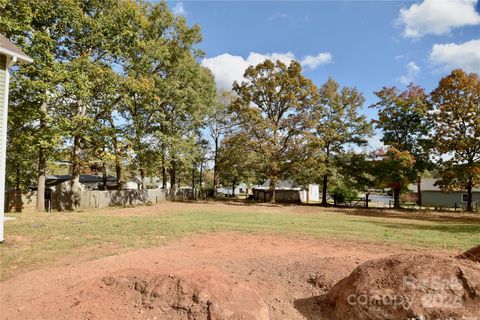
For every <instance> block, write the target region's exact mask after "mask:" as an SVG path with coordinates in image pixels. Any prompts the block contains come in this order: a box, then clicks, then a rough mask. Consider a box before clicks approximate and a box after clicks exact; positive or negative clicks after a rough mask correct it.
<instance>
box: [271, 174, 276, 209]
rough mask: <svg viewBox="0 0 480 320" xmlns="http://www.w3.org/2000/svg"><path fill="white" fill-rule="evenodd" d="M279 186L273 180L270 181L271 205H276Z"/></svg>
mask: <svg viewBox="0 0 480 320" xmlns="http://www.w3.org/2000/svg"><path fill="white" fill-rule="evenodd" d="M276 188H277V184H276V182H275V181H274V180H273V179H270V203H275V189H276Z"/></svg>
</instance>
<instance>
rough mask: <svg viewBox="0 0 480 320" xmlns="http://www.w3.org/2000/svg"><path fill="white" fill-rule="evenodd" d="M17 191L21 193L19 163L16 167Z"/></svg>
mask: <svg viewBox="0 0 480 320" xmlns="http://www.w3.org/2000/svg"><path fill="white" fill-rule="evenodd" d="M15 191H17V192H19V191H20V166H19V165H18V162H17V164H16V165H15Z"/></svg>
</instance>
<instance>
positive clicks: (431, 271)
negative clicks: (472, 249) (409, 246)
mask: <svg viewBox="0 0 480 320" xmlns="http://www.w3.org/2000/svg"><path fill="white" fill-rule="evenodd" d="M321 305H322V311H323V312H322V313H324V316H325V317H326V318H327V319H359V320H367V319H368V320H370V319H379V320H380V319H382V320H385V319H408V318H417V319H447V318H448V319H463V318H464V317H472V318H473V317H478V315H480V264H478V263H474V262H471V261H468V260H460V259H455V258H446V257H435V256H431V255H410V254H408V255H406V254H403V255H395V256H391V257H387V258H382V259H377V260H370V261H367V262H365V263H364V264H362V265H360V266H359V267H357V268H356V269H355V270H354V271H353V272H352V273H351V274H350V276H348V277H347V278H345V279H343V280H341V281H340V282H338V283H337V284H336V285H335V286H333V288H332V289H331V290H330V292H329V293H328V294H327V295H326V296H324V297H322V299H321Z"/></svg>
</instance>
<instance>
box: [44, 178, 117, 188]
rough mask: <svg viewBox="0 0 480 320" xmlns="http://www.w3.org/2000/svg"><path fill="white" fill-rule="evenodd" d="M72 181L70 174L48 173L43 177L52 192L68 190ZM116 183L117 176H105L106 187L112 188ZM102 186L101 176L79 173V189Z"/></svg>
mask: <svg viewBox="0 0 480 320" xmlns="http://www.w3.org/2000/svg"><path fill="white" fill-rule="evenodd" d="M71 181H72V176H71V175H69V174H65V175H48V176H46V177H45V186H46V187H47V188H49V189H50V190H51V191H52V192H56V191H69V190H70V188H71V187H70V185H71ZM116 185H117V178H116V177H114V176H107V188H114V187H116ZM102 188H103V176H97V175H91V174H81V175H80V189H81V191H87V190H101V189H102Z"/></svg>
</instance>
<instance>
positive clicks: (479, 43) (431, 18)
mask: <svg viewBox="0 0 480 320" xmlns="http://www.w3.org/2000/svg"><path fill="white" fill-rule="evenodd" d="M168 4H169V6H170V7H171V8H172V9H173V10H174V12H176V14H179V15H184V16H185V17H186V19H187V21H188V23H189V24H190V25H192V24H194V23H198V24H199V25H200V26H201V29H202V34H203V42H202V43H201V44H200V48H202V49H203V50H204V51H205V52H206V59H205V60H204V61H203V62H202V63H203V64H204V65H205V66H207V67H209V68H211V69H212V71H213V73H214V75H215V76H216V78H217V83H218V85H219V86H220V87H222V86H223V87H225V86H227V84H226V83H228V82H229V80H230V79H238V77H239V73H241V70H243V68H244V67H245V66H246V65H248V64H250V63H252V62H258V61H259V60H261V59H262V57H263V58H265V57H272V55H273V57H281V58H282V59H287V60H288V59H292V58H295V59H297V60H300V61H302V60H303V64H304V67H305V70H304V75H305V76H307V77H309V78H311V79H312V80H313V81H314V82H315V83H316V84H317V85H321V84H322V83H323V82H325V80H326V79H327V78H328V77H333V78H334V79H335V80H337V81H338V82H339V83H340V84H341V85H348V86H356V87H357V88H358V89H359V90H361V91H362V92H363V93H364V95H365V97H366V98H367V103H366V106H368V105H369V104H371V103H374V102H375V96H374V95H373V91H375V90H379V89H380V88H381V87H382V86H398V87H404V86H405V84H406V83H408V82H409V81H413V82H415V83H417V84H420V85H422V86H423V87H425V88H426V89H427V90H428V91H430V90H432V89H433V88H434V87H435V86H436V85H437V83H438V81H439V79H440V78H441V77H442V76H444V75H446V74H447V73H448V72H450V71H451V70H452V69H453V68H455V67H463V68H464V69H466V70H467V71H469V72H480V13H479V12H480V3H479V2H477V0H455V1H453V0H450V1H448V0H427V1H417V2H414V1H352V2H349V1H339V2H333V1H307V2H301V1H265V2H257V1H255V2H254V1H220V2H217V1H182V2H178V1H170V2H168ZM252 52H253V53H257V55H252V56H250V58H249V55H250V53H252ZM307 56H310V58H309V59H306V60H305V57H307ZM363 112H364V113H365V114H367V115H368V116H369V117H373V116H374V113H375V111H374V110H371V109H368V108H364V110H363Z"/></svg>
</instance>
